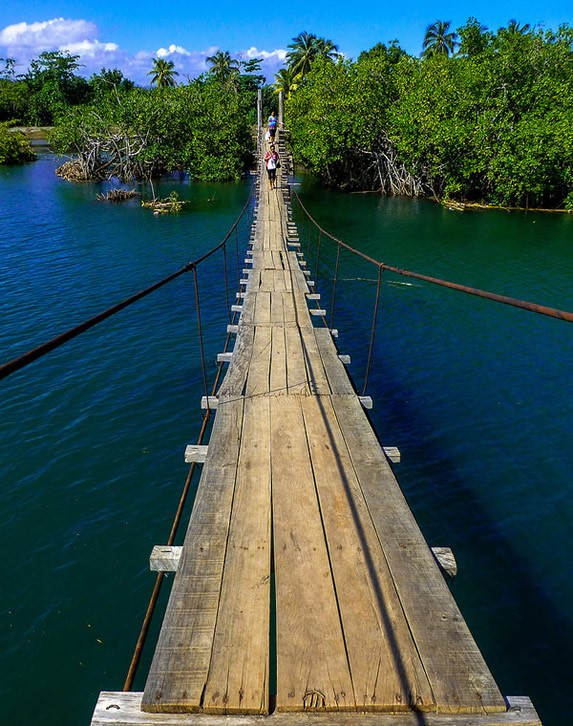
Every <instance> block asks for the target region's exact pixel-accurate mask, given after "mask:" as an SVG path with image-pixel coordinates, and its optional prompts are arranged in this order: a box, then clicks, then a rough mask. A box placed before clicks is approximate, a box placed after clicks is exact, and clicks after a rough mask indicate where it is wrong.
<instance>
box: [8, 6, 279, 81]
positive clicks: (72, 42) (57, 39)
mask: <svg viewBox="0 0 573 726" xmlns="http://www.w3.org/2000/svg"><path fill="white" fill-rule="evenodd" d="M52 50H60V51H68V52H69V53H71V54H72V55H78V56H80V58H79V63H81V65H82V67H81V68H80V69H79V71H78V72H79V73H81V74H82V75H84V76H86V77H89V76H90V75H91V74H92V73H97V72H98V71H99V70H100V69H101V68H102V67H103V66H105V67H107V68H119V69H120V70H121V71H122V72H123V74H124V75H125V76H126V77H127V78H129V79H131V80H133V81H135V83H137V84H139V85H144V86H145V85H148V83H149V77H148V71H149V70H150V69H151V66H152V60H153V58H168V59H169V60H172V61H173V62H174V64H175V70H176V71H177V72H178V73H179V76H178V80H179V81H180V82H185V80H186V79H188V78H196V77H197V76H198V75H200V74H201V73H204V72H205V71H207V70H209V67H210V65H209V63H207V58H208V57H209V56H211V55H214V54H215V53H216V52H217V51H218V50H219V48H218V47H217V46H212V47H209V48H205V49H204V50H189V49H188V48H185V47H184V46H182V45H177V44H175V43H171V44H170V45H166V46H164V47H163V46H162V47H160V48H158V49H157V50H156V51H155V52H153V51H149V50H140V51H138V52H136V53H127V52H126V51H124V50H123V49H122V48H121V47H120V46H119V45H118V44H117V43H114V42H104V41H102V40H100V38H99V30H98V28H97V26H96V25H95V24H94V23H92V22H90V21H88V20H81V19H80V20H70V19H66V18H52V19H51V20H45V21H41V22H35V23H26V22H22V23H16V24H14V25H8V26H6V27H5V28H3V29H0V56H3V57H7V58H15V59H16V64H17V72H19V73H24V72H25V71H26V70H27V68H28V65H29V63H30V61H31V60H32V59H33V58H37V57H38V55H39V54H40V53H42V52H44V51H52ZM286 53H287V52H286V50H282V49H276V50H260V49H258V48H256V47H255V46H251V47H250V48H248V49H247V50H242V51H240V52H237V53H232V54H231V55H232V56H233V57H235V58H238V59H240V60H242V61H247V60H250V59H251V58H262V59H263V62H262V66H261V73H262V74H263V75H264V76H265V77H266V79H267V81H269V82H272V81H273V80H274V75H275V73H276V72H277V70H278V69H279V68H280V67H281V66H282V65H283V64H284V61H285V58H286Z"/></svg>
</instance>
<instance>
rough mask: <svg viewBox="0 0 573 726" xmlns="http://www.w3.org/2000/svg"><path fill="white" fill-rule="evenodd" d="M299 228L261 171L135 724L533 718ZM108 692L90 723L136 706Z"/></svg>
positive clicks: (446, 721)
mask: <svg viewBox="0 0 573 726" xmlns="http://www.w3.org/2000/svg"><path fill="white" fill-rule="evenodd" d="M289 235H290V236H292V225H291V223H290V220H289V207H288V204H285V200H284V198H283V194H282V193H281V189H280V188H279V189H278V190H270V189H268V187H267V185H266V183H265V181H263V182H262V183H261V189H260V199H259V203H258V211H257V222H256V227H255V232H254V238H253V244H252V250H251V251H250V252H249V253H248V257H247V259H246V262H245V264H246V266H247V269H248V271H247V269H246V270H245V274H246V275H247V276H248V283H247V286H246V291H245V294H244V298H243V301H242V306H241V307H242V311H241V317H240V322H239V325H238V330H237V336H236V342H235V347H234V351H233V354H232V359H231V362H230V366H229V369H228V371H227V374H226V376H225V378H224V380H223V382H222V384H221V387H220V389H219V391H218V402H217V410H216V416H215V422H214V425H213V430H212V434H211V438H210V442H209V447H208V453H207V457H206V461H205V463H204V467H203V472H202V476H201V480H200V483H199V487H198V491H197V495H196V500H195V503H194V507H193V511H192V514H191V517H190V521H189V526H188V530H187V534H186V537H185V541H184V544H183V550H182V555H181V559H180V562H179V566H178V569H177V572H176V575H175V579H174V583H173V588H172V592H171V595H170V599H169V602H168V605H167V610H166V614H165V617H164V621H163V625H162V629H161V633H160V636H159V641H158V644H157V648H156V651H155V655H154V657H153V661H152V664H151V667H150V671H149V674H148V678H147V683H146V686H145V690H144V692H143V695H142V696H141V694H140V695H139V697H138V698H139V699H140V700H137V699H136V701H137V702H135V701H134V703H135V706H133V708H135V709H136V710H137V714H138V715H137V716H133V720H129V721H128V720H127V717H126V721H125V723H128V722H129V723H138V724H139V723H141V724H144V723H158V724H159V723H161V724H163V723H165V724H167V723H169V724H171V723H177V724H178V723H180V721H179V720H178V719H179V716H177V717H176V716H171V715H170V714H188V717H189V718H193V717H192V716H190V714H195V716H194V718H198V719H199V721H197V723H203V722H204V721H203V720H202V719H203V718H207V716H206V714H219V715H225V714H226V715H227V716H224V718H227V719H228V718H229V716H228V715H229V714H230V715H236V716H238V715H241V716H244V717H245V718H246V717H247V716H248V715H251V714H252V715H256V716H259V715H260V716H265V715H267V714H269V713H270V714H272V716H270V717H269V718H270V719H271V720H272V719H274V720H277V719H278V718H280V717H281V714H282V715H283V717H287V716H288V714H287V713H285V712H296V713H292V715H293V716H296V717H297V718H298V719H303V718H307V717H308V716H309V715H310V714H314V715H315V716H318V713H317V712H320V713H322V714H323V718H324V717H326V714H325V712H337V713H336V714H335V713H332V714H331V717H330V720H328V721H323V723H329V724H334V723H340V724H342V723H346V721H344V718H345V717H344V713H343V712H355V715H356V716H358V714H356V712H361V713H364V712H376V713H377V714H378V718H381V717H382V716H384V719H385V718H386V714H388V718H390V716H389V714H393V716H392V718H395V719H397V718H399V717H400V714H402V715H403V716H404V718H407V719H409V720H407V721H399V723H408V724H414V725H415V724H430V723H431V724H436V725H438V724H450V723H452V724H453V723H456V724H461V725H465V724H468V725H469V724H478V723H479V724H484V725H485V724H487V725H488V726H489V724H492V725H493V724H505V723H520V724H525V723H527V724H538V723H539V721H538V720H537V719H536V718H535V719H534V720H528V719H529V717H530V716H531V714H532V713H533V715H534V716H536V715H535V712H534V710H533V709H532V708H531V704H530V702H529V701H528V699H522V700H521V701H520V702H519V703H520V706H519V708H511V709H509V711H508V704H507V702H506V700H505V699H504V698H503V697H502V695H501V693H500V691H499V689H498V687H497V685H496V683H495V681H494V679H493V677H492V675H491V673H490V671H489V669H488V667H487V665H486V663H485V661H484V659H483V657H482V655H481V653H480V651H479V649H478V647H477V645H476V643H475V641H474V639H473V637H472V635H471V634H470V632H469V630H468V627H467V625H466V623H465V621H464V619H463V617H462V615H461V613H460V611H459V609H458V607H457V605H456V603H455V601H454V599H453V597H452V595H451V593H450V590H449V588H448V587H447V585H446V583H445V581H444V578H443V575H442V573H441V571H440V569H439V567H438V564H437V562H436V560H435V558H434V556H433V554H432V551H431V549H430V548H429V546H428V544H427V543H426V542H425V540H424V538H423V536H422V534H421V532H420V530H419V528H418V526H417V524H416V522H415V520H414V517H413V515H412V513H411V512H410V509H409V507H408V505H407V503H406V501H405V499H404V497H403V495H402V493H401V491H400V488H399V486H398V484H397V481H396V478H395V476H394V473H393V471H392V468H391V465H390V463H389V461H388V459H387V457H386V455H385V453H384V450H383V448H382V447H381V445H380V443H379V442H378V440H377V438H376V436H375V434H374V432H373V430H372V428H371V426H370V423H369V421H368V419H367V417H366V415H365V413H364V410H363V408H362V405H361V403H360V401H359V399H358V397H357V395H356V392H355V391H354V389H353V386H352V384H351V382H350V380H349V378H348V376H347V374H346V370H345V367H344V365H343V363H342V362H341V360H340V359H339V357H338V351H337V350H336V347H335V344H334V341H333V338H332V335H331V332H330V331H329V330H328V329H327V328H326V327H321V326H320V325H315V324H314V321H315V320H316V319H317V318H316V316H314V315H311V314H310V312H309V306H308V297H309V295H316V293H315V292H314V286H313V283H312V281H310V280H309V276H308V273H307V272H306V270H305V269H304V262H303V261H301V260H300V258H299V255H298V254H297V251H296V248H294V249H291V248H290V246H289V244H288V240H289ZM129 695H130V696H131V694H129ZM134 698H135V694H134ZM106 699H107V700H106ZM100 701H101V706H99V711H98V709H97V708H96V717H95V718H94V721H93V722H92V724H100V723H101V724H104V723H112V722H113V718H114V716H113V714H112V715H109V710H110V709H112V708H117V709H120V708H127V706H125V707H124V706H123V705H121V706H120V705H117V704H119V703H122V702H120V701H119V700H117V694H105V693H104V694H102V698H101V699H100ZM130 707H131V706H130ZM522 707H523V709H524V713H523V717H522V716H521V715H520V714H517V711H519V710H520V708H522ZM302 712H305V713H304V714H303V713H302ZM98 713H99V717H98V716H97V714H98ZM452 714H458V720H455V721H452V720H451V715H452ZM459 714H471V715H472V716H471V717H468V718H467V719H463V720H462V719H459ZM407 715H408V716H407ZM478 715H479V718H478V719H477V720H474V717H477V716H478ZM98 718H99V720H98ZM118 718H119V717H118ZM181 718H187V717H181ZM361 718H362V719H367V718H368V716H367V715H364V716H361ZM108 719H109V720H108ZM147 719H149V720H147ZM171 719H173V721H172V720H171ZM332 719H339V720H338V721H335V720H332ZM340 719H342V720H340ZM427 719H429V720H427ZM247 722H248V723H251V721H249V719H248V718H247V720H246V721H245V723H247ZM393 722H394V721H393ZM122 723H123V721H122ZM181 723H195V721H187V720H184V721H181ZM205 723H209V722H208V721H205ZM217 723H218V722H217ZM225 723H230V722H229V721H226V722H225ZM233 723H234V721H233ZM286 723H291V722H290V721H288V719H287V721H286ZM292 723H293V724H294V723H303V721H302V720H299V721H297V720H295V721H292ZM304 723H306V721H304ZM353 723H354V722H353ZM364 723H365V724H366V721H364ZM368 723H370V722H369V721H368ZM376 723H380V724H381V723H382V721H377V722H376ZM383 723H384V724H386V723H387V722H386V720H384V721H383ZM397 723H398V722H397Z"/></svg>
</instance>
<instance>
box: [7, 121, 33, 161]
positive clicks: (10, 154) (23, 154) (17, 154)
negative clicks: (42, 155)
mask: <svg viewBox="0 0 573 726" xmlns="http://www.w3.org/2000/svg"><path fill="white" fill-rule="evenodd" d="M35 159H36V154H35V153H34V152H33V151H32V147H31V146H30V142H29V141H28V139H27V138H26V137H25V136H24V134H23V133H22V132H21V131H13V130H11V129H9V128H8V124H5V123H4V124H0V164H23V163H24V162H25V161H34V160H35Z"/></svg>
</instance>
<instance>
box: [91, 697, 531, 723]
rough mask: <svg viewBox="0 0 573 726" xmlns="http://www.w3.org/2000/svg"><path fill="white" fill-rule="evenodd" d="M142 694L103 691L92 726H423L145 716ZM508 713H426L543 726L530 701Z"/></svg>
mask: <svg viewBox="0 0 573 726" xmlns="http://www.w3.org/2000/svg"><path fill="white" fill-rule="evenodd" d="M141 698H142V693H138V692H126V691H117V692H114V691H102V692H101V693H100V695H99V698H98V701H97V704H96V707H95V710H94V714H93V717H92V721H91V726H420V724H421V723H422V721H421V720H420V714H419V713H396V714H387V713H348V712H344V713H336V712H335V713H327V712H325V713H320V714H317V713H313V712H304V711H303V712H300V713H276V712H275V713H273V714H272V716H266V717H265V716H262V717H261V716H255V715H246V716H240V715H236V714H235V715H231V716H222V715H221V716H219V715H217V716H214V715H210V714H203V713H194V714H189V713H162V714H159V713H144V712H143V711H142V710H141ZM507 704H508V710H507V711H506V712H505V713H492V714H486V713H482V714H470V715H462V714H440V713H425V714H424V718H423V723H424V726H542V724H541V721H540V719H539V716H538V715H537V712H536V711H535V708H534V706H533V704H532V703H531V701H530V700H529V698H526V697H525V696H508V697H507Z"/></svg>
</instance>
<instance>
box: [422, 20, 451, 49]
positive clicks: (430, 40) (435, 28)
mask: <svg viewBox="0 0 573 726" xmlns="http://www.w3.org/2000/svg"><path fill="white" fill-rule="evenodd" d="M450 24H451V23H450V21H449V20H447V21H444V20H436V22H435V23H432V25H428V27H427V28H426V34H425V36H424V43H423V45H422V47H423V49H424V50H423V51H422V56H424V57H425V58H428V57H430V56H433V55H445V56H446V57H447V56H448V55H449V54H450V53H453V52H454V50H455V48H456V45H459V43H458V41H457V39H456V33H454V32H453V31H450Z"/></svg>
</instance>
